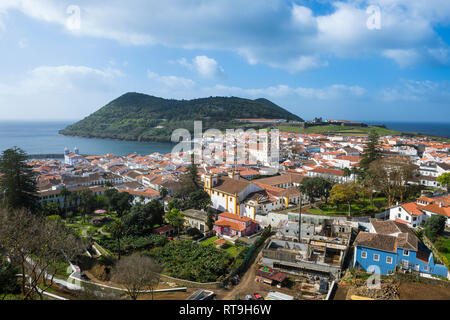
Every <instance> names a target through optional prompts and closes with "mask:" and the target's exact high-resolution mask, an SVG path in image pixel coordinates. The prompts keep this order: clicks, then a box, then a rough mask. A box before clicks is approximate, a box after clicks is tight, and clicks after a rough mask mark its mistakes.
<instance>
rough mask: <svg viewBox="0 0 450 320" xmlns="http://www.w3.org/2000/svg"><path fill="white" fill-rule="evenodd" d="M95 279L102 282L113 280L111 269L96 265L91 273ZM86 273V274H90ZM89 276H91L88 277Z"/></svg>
mask: <svg viewBox="0 0 450 320" xmlns="http://www.w3.org/2000/svg"><path fill="white" fill-rule="evenodd" d="M88 272H89V273H90V274H91V275H93V276H94V278H96V279H98V280H100V281H109V280H111V268H110V267H107V266H104V265H101V264H99V263H97V264H95V265H94V266H93V267H92V268H91V269H90V270H89V271H88ZM88 272H86V274H87V273H88ZM88 276H89V275H88Z"/></svg>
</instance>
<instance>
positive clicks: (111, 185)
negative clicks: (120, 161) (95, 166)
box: [105, 181, 114, 189]
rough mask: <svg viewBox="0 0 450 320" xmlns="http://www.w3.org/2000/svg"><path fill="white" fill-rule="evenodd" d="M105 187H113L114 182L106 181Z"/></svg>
mask: <svg viewBox="0 0 450 320" xmlns="http://www.w3.org/2000/svg"><path fill="white" fill-rule="evenodd" d="M105 187H106V188H108V189H110V188H113V187H114V185H113V183H112V182H111V181H106V182H105Z"/></svg>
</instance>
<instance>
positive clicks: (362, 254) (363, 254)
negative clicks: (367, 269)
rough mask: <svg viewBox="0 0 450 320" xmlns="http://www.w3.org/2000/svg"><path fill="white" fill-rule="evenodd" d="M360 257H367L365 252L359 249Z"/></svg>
mask: <svg viewBox="0 0 450 320" xmlns="http://www.w3.org/2000/svg"><path fill="white" fill-rule="evenodd" d="M361 258H363V259H366V258H367V252H366V251H361Z"/></svg>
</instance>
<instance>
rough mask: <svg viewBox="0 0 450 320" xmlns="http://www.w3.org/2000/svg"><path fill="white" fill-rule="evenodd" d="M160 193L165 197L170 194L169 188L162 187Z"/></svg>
mask: <svg viewBox="0 0 450 320" xmlns="http://www.w3.org/2000/svg"><path fill="white" fill-rule="evenodd" d="M159 194H160V196H161V198H163V199H164V198H165V197H167V195H168V194H169V190H168V189H167V188H166V187H161V188H160V189H159Z"/></svg>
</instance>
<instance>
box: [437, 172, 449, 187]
mask: <svg viewBox="0 0 450 320" xmlns="http://www.w3.org/2000/svg"><path fill="white" fill-rule="evenodd" d="M436 181H437V182H438V183H439V184H440V185H441V186H442V187H444V188H446V189H447V190H448V186H450V172H444V173H443V174H441V175H440V176H439V177H437V179H436Z"/></svg>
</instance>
